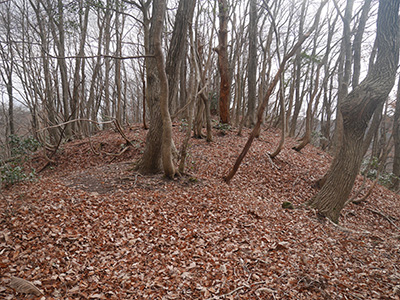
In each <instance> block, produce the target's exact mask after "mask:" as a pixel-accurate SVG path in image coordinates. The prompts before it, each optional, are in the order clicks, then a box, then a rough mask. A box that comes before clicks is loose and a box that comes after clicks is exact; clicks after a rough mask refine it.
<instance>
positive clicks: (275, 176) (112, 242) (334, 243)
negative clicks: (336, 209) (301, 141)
mask: <svg viewBox="0 0 400 300" xmlns="http://www.w3.org/2000/svg"><path fill="white" fill-rule="evenodd" d="M174 129H175V135H176V144H177V145H179V144H180V141H181V140H182V135H181V133H180V131H179V125H176V126H175V127H174ZM125 133H126V135H127V136H128V138H129V139H131V140H132V141H133V145H134V146H130V149H128V150H127V151H125V152H124V153H123V154H122V155H120V156H110V155H106V154H104V153H105V152H107V153H112V152H113V153H118V152H119V151H120V149H121V144H123V143H124V140H123V139H122V138H121V137H120V136H119V135H118V134H116V133H114V132H111V131H105V132H101V133H99V134H97V135H95V136H93V137H92V138H91V142H92V143H93V145H92V146H93V147H98V148H102V150H104V153H100V155H95V154H94V153H93V151H92V150H91V147H90V145H89V141H88V140H79V141H74V142H70V143H68V144H66V145H64V146H63V149H62V151H61V152H60V153H59V154H57V155H56V156H55V158H54V159H55V160H56V162H57V164H55V165H52V166H51V167H50V168H46V169H45V170H44V171H43V172H42V174H41V177H40V178H39V179H38V180H37V181H36V182H32V183H21V184H18V185H15V186H13V187H11V188H9V189H7V190H3V191H2V195H3V197H2V198H1V200H0V217H1V219H0V254H1V255H0V266H1V278H0V280H1V281H0V298H1V299H25V298H26V297H27V296H30V295H26V294H23V293H19V292H18V291H16V290H14V289H12V288H11V287H10V280H11V279H12V278H14V277H17V278H21V279H23V280H26V281H27V282H30V283H32V284H35V285H37V286H38V288H39V289H40V291H41V292H43V294H44V296H42V295H39V294H37V295H38V299H41V298H43V299H400V298H399V297H400V296H399V294H400V293H399V285H400V233H399V232H398V230H397V228H396V227H395V226H394V225H396V226H400V222H399V220H400V196H399V195H396V194H394V193H392V192H390V191H388V190H387V189H385V188H384V187H382V186H379V185H378V186H377V187H376V188H375V189H374V191H373V193H372V195H371V196H370V197H369V198H368V200H367V201H366V202H364V203H361V204H359V205H355V204H350V205H348V206H347V207H346V208H345V209H344V210H343V212H342V215H341V218H340V225H339V226H335V225H333V224H331V223H330V222H327V221H326V220H324V219H321V218H320V217H319V216H318V214H317V213H316V212H315V211H313V210H307V209H305V208H304V207H303V206H302V204H303V203H304V202H305V201H306V200H308V199H309V198H310V197H312V196H313V195H314V194H315V193H316V192H317V190H316V188H315V187H314V182H315V180H317V179H318V178H319V177H321V176H322V175H323V174H324V172H326V170H327V168H328V167H329V163H330V160H331V157H330V156H329V154H327V153H325V152H322V151H321V150H320V149H317V148H314V147H312V146H310V145H309V146H307V147H306V148H305V149H303V150H302V152H300V153H299V152H296V151H294V150H292V149H291V148H292V147H293V146H294V145H295V144H296V141H295V140H290V139H289V140H288V141H287V143H286V145H285V148H284V149H283V150H282V152H281V154H280V155H279V156H278V157H277V159H275V160H274V161H273V162H274V164H275V166H273V165H271V162H270V160H269V159H268V157H267V155H268V153H269V152H271V151H272V150H273V149H274V147H275V145H276V144H277V143H278V142H279V132H277V131H274V130H268V131H265V132H263V133H262V135H261V138H260V139H258V140H256V141H255V142H254V145H253V147H252V149H251V150H250V152H249V154H248V156H247V157H246V158H245V159H244V161H243V164H242V165H241V167H240V169H239V171H238V173H237V175H236V176H235V177H234V178H233V180H232V182H231V184H230V185H227V184H225V183H224V182H223V180H222V178H223V176H225V175H226V173H227V172H228V171H229V168H230V167H231V166H232V164H233V163H234V160H235V159H236V157H237V155H238V154H239V153H240V151H241V147H242V146H243V145H244V143H245V141H246V138H247V134H248V131H245V134H244V135H243V136H242V137H240V136H237V135H236V132H234V131H227V132H226V135H223V136H221V135H218V134H217V133H218V132H217V131H216V132H214V133H215V134H214V142H212V143H210V144H208V143H206V142H205V141H204V140H197V139H192V140H191V141H190V143H191V147H190V153H189V157H188V158H187V169H186V170H187V174H185V175H183V176H182V177H180V178H176V179H175V180H166V179H165V178H164V177H163V176H162V175H161V174H159V175H154V176H145V175H140V174H137V173H135V172H133V171H132V163H133V162H134V161H135V160H136V159H138V158H139V157H140V155H141V152H142V151H143V150H144V141H145V134H146V131H144V130H142V129H140V128H139V127H132V128H131V129H129V130H126V132H125ZM33 162H34V163H35V164H36V165H37V168H38V169H40V167H41V166H43V165H44V164H45V163H46V162H45V161H44V159H43V158H42V157H41V156H40V155H39V154H38V156H37V157H35V158H34V160H33ZM361 184H362V178H359V179H358V180H357V182H356V186H355V188H354V190H357V187H358V186H360V185H361ZM369 184H371V182H369ZM285 201H288V202H290V203H292V204H293V205H294V209H283V208H282V203H283V202H285ZM374 211H379V212H381V214H382V215H384V216H388V217H390V220H391V222H389V221H388V220H387V219H386V218H384V217H382V215H379V214H377V213H374ZM40 297H41V298H40Z"/></svg>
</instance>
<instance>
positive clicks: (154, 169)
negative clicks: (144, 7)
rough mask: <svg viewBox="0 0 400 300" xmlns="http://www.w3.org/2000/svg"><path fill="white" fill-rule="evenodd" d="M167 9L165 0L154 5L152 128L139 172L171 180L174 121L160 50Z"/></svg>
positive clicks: (149, 51)
mask: <svg viewBox="0 0 400 300" xmlns="http://www.w3.org/2000/svg"><path fill="white" fill-rule="evenodd" d="M165 10H166V2H165V0H156V1H154V2H153V14H152V15H153V17H152V20H151V28H150V34H149V46H148V47H146V48H147V49H146V50H147V52H146V54H148V55H149V54H154V58H151V57H147V58H146V75H147V95H146V99H147V102H148V107H149V110H150V129H149V132H148V134H147V136H146V147H145V150H144V153H143V156H142V158H141V159H140V161H139V162H138V165H137V169H138V171H139V172H141V173H145V174H146V173H147V174H155V173H158V172H160V171H161V170H164V174H165V176H167V177H168V178H172V177H173V176H174V175H175V172H176V170H175V167H174V164H173V162H172V145H173V142H172V122H171V117H170V114H169V109H168V94H169V92H168V79H167V75H166V73H165V62H164V55H163V52H162V47H161V34H162V29H163V25H164V17H165Z"/></svg>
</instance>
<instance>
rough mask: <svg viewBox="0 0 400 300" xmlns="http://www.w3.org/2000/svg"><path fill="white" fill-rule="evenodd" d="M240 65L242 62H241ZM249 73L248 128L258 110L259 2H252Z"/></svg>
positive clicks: (254, 120)
mask: <svg viewBox="0 0 400 300" xmlns="http://www.w3.org/2000/svg"><path fill="white" fill-rule="evenodd" d="M239 63H240V62H239ZM247 72H248V77H247V80H248V100H247V101H248V103H247V114H248V117H247V124H246V125H247V126H248V127H253V126H254V124H255V122H256V119H255V109H256V102H257V99H256V96H257V95H256V90H257V0H250V24H249V63H248V65H247Z"/></svg>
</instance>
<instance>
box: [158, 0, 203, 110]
mask: <svg viewBox="0 0 400 300" xmlns="http://www.w3.org/2000/svg"><path fill="white" fill-rule="evenodd" d="M195 5H196V0H180V1H179V6H178V11H177V13H176V17H175V23H174V29H173V32H172V37H171V42H170V45H169V49H168V54H167V59H166V68H165V71H166V72H167V77H168V86H169V99H168V102H169V104H168V105H169V108H170V111H174V109H175V108H176V106H177V102H178V101H177V96H178V87H179V78H180V70H181V64H182V62H183V60H184V59H185V55H186V52H185V50H186V49H187V46H186V44H187V31H188V27H189V25H190V24H191V22H192V19H193V12H194V7H195Z"/></svg>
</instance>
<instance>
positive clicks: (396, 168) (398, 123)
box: [392, 78, 400, 191]
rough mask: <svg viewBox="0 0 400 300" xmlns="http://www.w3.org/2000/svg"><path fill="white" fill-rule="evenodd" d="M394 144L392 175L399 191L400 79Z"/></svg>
mask: <svg viewBox="0 0 400 300" xmlns="http://www.w3.org/2000/svg"><path fill="white" fill-rule="evenodd" d="M393 142H394V158H393V171H392V173H393V174H394V175H395V176H396V178H395V179H394V181H393V185H392V189H393V190H395V191H397V190H398V189H399V187H400V78H399V83H398V86H397V97H396V109H395V113H394V117H393Z"/></svg>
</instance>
